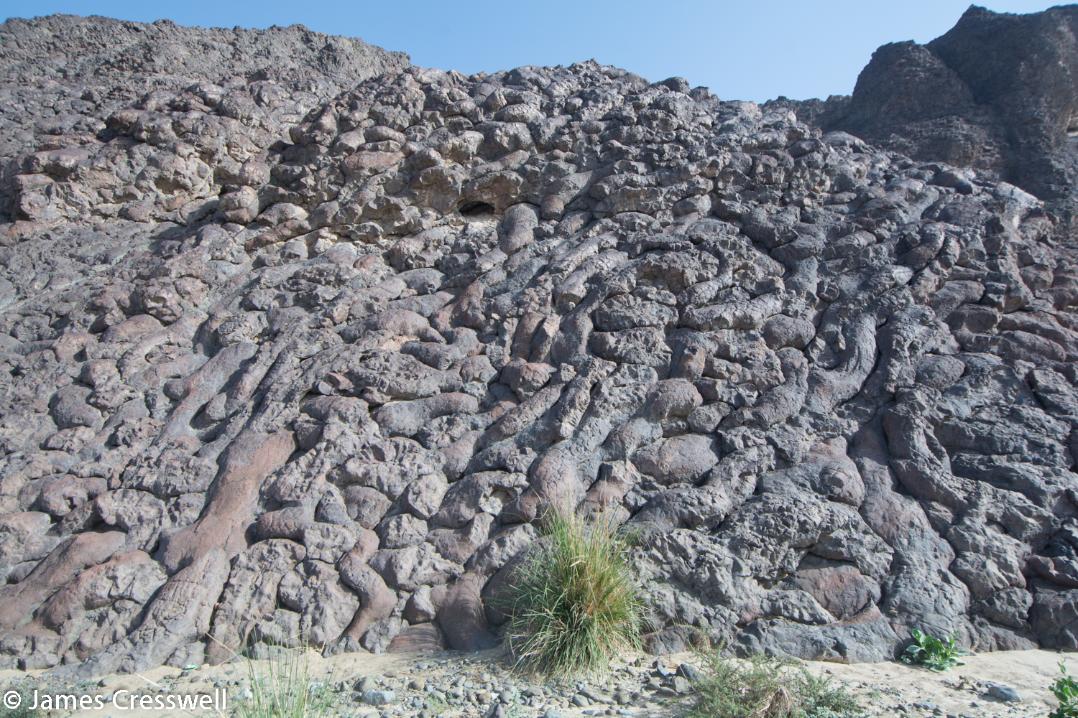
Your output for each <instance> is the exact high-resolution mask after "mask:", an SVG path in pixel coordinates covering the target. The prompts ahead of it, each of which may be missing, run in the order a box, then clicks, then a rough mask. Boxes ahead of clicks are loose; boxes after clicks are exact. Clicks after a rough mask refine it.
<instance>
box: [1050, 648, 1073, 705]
mask: <svg viewBox="0 0 1078 718" xmlns="http://www.w3.org/2000/svg"><path fill="white" fill-rule="evenodd" d="M1059 672H1060V674H1061V675H1060V676H1059V678H1057V679H1056V680H1055V682H1053V683H1052V688H1051V690H1052V695H1054V696H1055V697H1056V700H1057V701H1059V707H1058V708H1056V709H1055V710H1054V711H1052V713H1050V714H1049V716H1048V718H1078V680H1075V679H1074V677H1073V676H1072V675H1071V674H1069V673H1067V666H1066V665H1064V663H1063V661H1060V662H1059Z"/></svg>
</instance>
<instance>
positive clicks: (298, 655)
mask: <svg viewBox="0 0 1078 718" xmlns="http://www.w3.org/2000/svg"><path fill="white" fill-rule="evenodd" d="M246 660H247V674H248V678H249V687H250V690H251V695H250V697H249V698H247V699H246V700H242V701H240V702H239V704H238V705H237V706H236V712H235V714H234V715H236V716H239V718H321V717H322V716H330V715H333V713H332V712H331V710H330V708H331V704H332V701H331V700H330V694H329V691H327V690H326V689H325V688H323V687H320V686H317V685H315V684H314V683H313V682H312V681H311V673H310V665H309V663H308V660H307V655H306V653H305V652H303V651H296V650H291V649H287V648H276V647H275V648H272V649H271V652H270V656H269V658H268V659H267V660H266V662H265V668H264V669H260V668H259V667H258V666H257V665H256V663H255V662H254V661H252V660H251V659H249V658H248V659H246Z"/></svg>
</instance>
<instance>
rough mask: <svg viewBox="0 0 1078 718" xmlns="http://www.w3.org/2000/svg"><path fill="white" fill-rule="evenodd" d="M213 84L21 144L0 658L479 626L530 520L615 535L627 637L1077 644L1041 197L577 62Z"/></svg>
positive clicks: (1050, 260)
mask: <svg viewBox="0 0 1078 718" xmlns="http://www.w3.org/2000/svg"><path fill="white" fill-rule="evenodd" d="M44 22H50V21H44ZM28 27H33V26H32V25H31V26H28ZM17 34H18V33H17ZM241 84H242V83H241ZM244 87H246V88H247V89H246V90H242V92H257V91H256V90H253V89H252V88H251V83H250V82H248V83H247V84H246V85H244ZM216 92H217V91H216V90H213V91H210V90H205V89H200V88H199V87H198V86H193V87H192V86H188V87H181V88H178V89H173V90H169V91H163V92H159V93H152V94H151V95H150V96H149V97H144V98H142V99H139V100H138V101H137V102H136V104H135V105H134V106H132V107H125V108H122V109H117V110H115V111H113V112H112V113H111V114H110V115H108V116H107V117H105V118H104V119H102V122H103V124H104V129H99V130H98V131H96V132H94V133H91V134H90V135H89V136H81V135H78V136H76V138H75V139H74V140H73V145H72V146H66V145H63V143H62V139H63V137H65V136H66V135H64V134H62V133H61V134H59V135H56V138H57V139H56V145H57V146H50V147H46V148H40V147H31V151H29V152H27V153H24V154H22V155H20V156H19V157H18V158H17V160H16V161H15V163H14V164H13V166H14V167H15V168H16V172H15V174H14V175H13V176H12V177H10V178H9V180H10V184H9V185H8V189H9V191H10V193H11V195H10V196H11V198H12V206H13V208H14V210H13V211H14V212H15V215H14V217H13V219H14V221H12V222H10V223H7V224H5V225H3V227H2V234H0V237H2V247H0V257H2V261H0V288H2V290H3V294H2V295H0V296H2V301H0V367H2V368H3V371H2V372H0V512H2V513H0V545H2V546H3V551H0V572H2V575H3V577H4V580H5V583H4V585H3V586H2V587H0V662H2V663H3V664H6V665H22V666H27V667H46V666H60V664H70V667H63V668H61V669H60V670H69V671H75V672H78V673H80V674H83V675H91V674H96V673H100V672H104V671H113V670H138V669H141V668H145V667H148V666H152V665H157V664H160V663H163V662H165V663H170V664H174V665H177V664H186V663H191V662H195V663H200V662H203V661H210V662H216V661H220V660H224V659H226V658H228V657H229V651H230V650H231V649H235V648H238V647H240V646H241V645H243V644H245V643H249V642H259V641H273V642H278V643H285V644H297V643H314V644H324V645H326V646H327V650H329V651H341V650H357V649H367V650H373V651H382V650H397V649H402V648H407V647H415V646H422V647H425V648H432V647H434V648H436V647H439V646H444V645H449V646H453V647H457V648H469V649H470V648H481V647H485V646H489V645H491V643H492V642H494V641H495V640H496V637H497V632H498V627H499V624H500V623H501V622H503V621H504V620H505V616H504V614H503V613H502V611H501V609H500V608H499V603H498V602H497V600H496V599H497V597H498V595H499V593H500V592H501V591H502V590H504V587H505V586H506V585H508V584H509V583H510V582H511V580H512V579H511V571H512V567H513V565H514V562H515V561H516V560H518V559H519V558H520V557H521V556H522V555H523V554H524V553H525V552H526V551H527V550H528V547H529V546H530V545H531V544H532V542H533V541H534V540H535V538H536V536H537V530H536V526H535V524H534V522H535V520H536V519H537V517H539V516H540V515H541V513H542V511H543V510H544V508H545V507H547V506H549V505H550V504H553V503H558V504H563V505H565V504H568V505H571V506H575V507H577V508H578V509H579V510H581V511H586V512H591V511H607V512H611V513H612V515H613V516H614V517H615V519H616V520H617V521H619V522H624V523H625V524H627V525H628V526H629V527H632V528H634V529H635V530H636V533H637V535H638V537H639V542H638V544H637V546H636V548H635V549H634V557H633V560H634V565H635V566H636V567H637V568H638V571H639V576H640V579H641V584H642V587H643V589H644V591H645V593H646V597H647V600H648V604H649V606H650V607H651V611H652V616H651V622H652V625H651V627H650V634H649V637H648V641H649V645H650V646H651V647H652V648H654V649H656V650H675V649H679V648H682V647H684V646H685V645H686V644H687V643H688V642H689V641H692V640H694V639H695V638H697V637H699V635H700V634H704V635H706V636H709V637H710V638H712V639H714V640H729V641H730V642H731V644H732V645H736V646H739V647H741V648H742V649H743V650H759V649H769V650H776V651H785V652H788V653H792V654H795V655H800V656H806V657H808V656H812V657H828V658H834V659H845V660H867V659H873V658H882V657H885V656H890V655H893V653H894V651H895V650H896V649H897V648H898V647H899V646H900V645H901V643H902V642H903V641H904V639H905V636H906V635H907V631H908V629H909V628H910V627H923V628H926V629H928V630H930V631H932V632H935V633H947V632H949V631H955V632H957V633H958V635H959V636H960V638H961V640H962V641H963V642H964V643H967V644H972V645H975V646H976V647H978V648H980V649H993V648H1018V647H1028V646H1034V645H1037V644H1041V645H1051V646H1061V647H1071V648H1074V647H1078V643H1076V634H1075V631H1074V630H1073V629H1074V625H1075V623H1076V622H1078V614H1076V613H1075V605H1076V603H1078V538H1076V537H1078V493H1076V482H1075V478H1076V474H1075V464H1076V459H1078V394H1076V385H1078V368H1076V367H1078V364H1076V359H1078V316H1076V311H1075V309H1076V306H1078V273H1076V271H1075V266H1076V263H1075V259H1076V257H1075V252H1074V250H1073V248H1072V247H1071V246H1070V245H1069V244H1068V243H1067V242H1064V241H1061V240H1060V235H1059V226H1058V224H1057V222H1056V218H1055V217H1054V215H1053V214H1052V213H1050V212H1048V211H1046V209H1045V208H1044V206H1043V205H1042V204H1041V202H1040V201H1039V200H1037V199H1036V198H1035V197H1033V196H1032V195H1030V194H1027V193H1026V192H1023V191H1022V190H1019V189H1017V188H1016V187H1014V186H1012V185H1008V184H1003V183H1000V184H995V183H992V182H987V181H984V180H982V179H978V178H977V177H974V176H968V175H966V174H963V170H960V169H957V168H954V167H950V166H947V165H943V164H939V163H925V164H923V163H919V162H916V161H912V160H909V159H908V158H905V157H902V156H900V155H897V154H894V153H892V152H888V151H885V150H880V149H876V148H874V147H872V146H869V145H867V144H865V143H864V142H863V141H861V140H859V139H857V138H855V137H853V136H851V135H848V134H845V133H840V132H836V133H828V134H824V133H822V132H821V131H820V130H818V129H814V128H813V127H812V126H810V125H808V124H805V123H802V122H799V121H798V120H797V118H796V117H795V116H794V115H793V113H791V112H789V111H787V110H782V109H771V110H763V109H761V108H760V107H758V106H757V105H755V104H753V103H738V102H720V101H718V100H717V99H715V98H714V97H712V96H711V95H710V94H709V93H708V92H707V91H706V90H703V89H699V88H698V89H690V88H689V87H688V86H687V84H686V83H685V82H684V81H682V80H677V79H672V80H667V81H665V82H662V83H656V84H650V83H648V82H647V81H645V80H643V79H641V78H639V77H636V76H634V75H631V74H629V73H626V72H624V71H620V70H617V69H614V68H610V67H603V66H599V65H596V64H593V63H585V64H579V65H573V66H571V67H568V68H533V67H526V68H520V69H517V70H513V71H511V72H507V73H499V74H495V75H478V76H471V77H466V76H463V75H460V74H459V73H454V72H442V71H437V70H423V69H418V68H410V67H409V68H402V67H400V66H394V68H393V71H392V72H389V73H387V74H383V75H380V76H377V77H374V78H371V79H368V80H365V81H363V82H361V83H359V84H358V85H357V86H355V87H351V88H349V89H347V90H346V91H344V92H343V93H341V94H336V95H335V96H333V97H328V98H325V99H324V100H323V101H322V102H320V103H319V104H317V105H315V106H314V107H313V109H311V110H310V111H309V112H308V113H307V114H306V115H305V116H304V117H303V118H302V119H301V120H297V121H295V122H291V120H289V119H288V118H289V116H290V115H289V112H291V110H288V111H285V110H280V111H278V110H275V109H274V108H287V107H292V105H290V104H289V103H290V102H291V100H286V99H282V100H281V102H282V103H283V104H280V105H277V104H274V103H273V102H269V103H268V104H267V105H265V107H266V108H269V109H264V108H263V106H262V105H259V104H258V103H255V104H254V107H255V110H252V112H254V114H252V115H250V116H249V117H248V120H239V119H236V118H234V117H232V116H231V114H229V113H230V112H231V110H228V109H227V108H228V107H229V106H230V105H229V104H228V103H226V102H224V100H221V101H216V100H214V99H213V98H214V97H217V95H216V94H215V93H216ZM237 92H241V91H240V90H237ZM242 92H241V94H240V95H238V96H243V95H242ZM259 108H263V109H259ZM293 109H294V108H293ZM260 113H261V114H260ZM271 137H273V138H281V137H285V138H287V139H274V140H271V139H270V138H271ZM61 145H63V146H61Z"/></svg>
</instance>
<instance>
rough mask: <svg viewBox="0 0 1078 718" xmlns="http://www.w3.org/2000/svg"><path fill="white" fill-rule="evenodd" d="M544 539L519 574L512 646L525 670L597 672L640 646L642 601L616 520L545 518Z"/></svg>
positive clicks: (509, 636)
mask: <svg viewBox="0 0 1078 718" xmlns="http://www.w3.org/2000/svg"><path fill="white" fill-rule="evenodd" d="M543 529H544V534H545V535H544V537H543V538H542V539H541V541H540V542H539V544H538V546H537V548H536V549H535V550H534V551H533V552H532V553H531V555H530V556H528V558H526V559H525V560H524V562H523V563H522V564H521V565H520V566H519V567H518V568H517V570H516V573H515V585H514V587H513V589H512V594H511V597H510V600H509V606H508V608H509V615H510V619H509V624H508V628H507V631H506V640H507V643H508V645H509V650H510V651H511V653H512V655H513V656H514V658H515V660H516V663H517V665H518V666H519V667H521V668H524V669H526V670H532V671H537V672H540V673H546V674H548V675H550V676H553V677H570V676H577V675H586V674H594V673H598V672H601V671H603V670H605V669H606V668H607V666H608V664H609V662H610V659H611V658H612V657H614V656H615V655H618V654H619V653H622V652H624V651H626V650H631V649H634V648H636V647H637V646H638V645H639V638H640V623H641V620H640V615H641V608H640V602H639V599H638V597H637V588H636V585H635V583H634V581H633V577H632V572H631V571H630V569H629V565H628V563H627V561H626V551H627V545H626V543H625V541H624V539H623V537H622V536H620V535H619V534H618V531H617V527H616V526H615V525H614V524H613V522H612V521H611V520H610V518H609V517H599V518H597V519H595V520H593V521H590V522H589V521H585V520H584V519H583V518H581V517H579V516H576V515H575V514H573V513H571V512H569V511H557V510H552V511H551V512H550V513H548V514H547V516H546V517H545V518H544V522H543Z"/></svg>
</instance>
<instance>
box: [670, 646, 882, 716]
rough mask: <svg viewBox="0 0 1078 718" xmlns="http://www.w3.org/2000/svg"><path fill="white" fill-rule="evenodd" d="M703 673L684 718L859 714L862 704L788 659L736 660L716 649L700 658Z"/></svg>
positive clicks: (754, 657)
mask: <svg viewBox="0 0 1078 718" xmlns="http://www.w3.org/2000/svg"><path fill="white" fill-rule="evenodd" d="M703 663H704V677H703V678H701V679H700V680H699V681H697V682H696V684H695V685H694V688H695V690H696V702H695V703H694V705H693V706H692V708H690V709H689V712H688V713H687V718H857V717H858V716H861V715H863V713H862V711H861V707H860V706H859V705H858V703H857V701H856V700H855V699H854V697H853V696H852V695H850V693H849V692H847V691H846V690H845V689H844V688H842V687H841V686H838V685H835V684H834V683H833V682H832V681H831V679H829V678H821V677H817V676H814V675H812V674H811V673H809V672H808V671H806V670H805V669H804V668H799V667H797V666H796V665H795V664H793V663H791V662H789V661H783V660H779V659H777V658H769V657H767V656H759V655H757V656H753V657H752V658H749V659H746V660H743V661H737V660H733V659H729V658H723V657H722V656H721V655H720V653H719V651H712V652H710V653H708V654H706V655H705V656H704V657H703Z"/></svg>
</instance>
